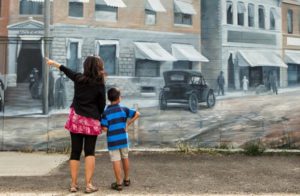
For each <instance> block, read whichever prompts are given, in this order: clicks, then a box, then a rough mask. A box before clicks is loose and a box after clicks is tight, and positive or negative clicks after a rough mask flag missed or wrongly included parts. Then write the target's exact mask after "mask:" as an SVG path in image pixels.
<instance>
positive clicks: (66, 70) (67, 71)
mask: <svg viewBox="0 0 300 196" xmlns="http://www.w3.org/2000/svg"><path fill="white" fill-rule="evenodd" d="M45 59H46V62H47V64H48V65H50V66H52V67H55V68H57V69H59V70H60V71H62V72H64V73H65V74H66V76H67V77H68V78H70V79H71V80H73V81H75V78H76V75H78V73H76V72H74V71H72V70H71V69H69V68H67V67H65V66H63V65H61V64H59V63H58V62H56V61H54V60H51V59H48V58H45Z"/></svg>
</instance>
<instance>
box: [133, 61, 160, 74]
mask: <svg viewBox="0 0 300 196" xmlns="http://www.w3.org/2000/svg"><path fill="white" fill-rule="evenodd" d="M135 75H136V76H137V77H159V75H160V62H159V61H152V60H142V59H138V60H136V68H135Z"/></svg>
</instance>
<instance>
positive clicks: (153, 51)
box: [134, 42, 176, 61]
mask: <svg viewBox="0 0 300 196" xmlns="http://www.w3.org/2000/svg"><path fill="white" fill-rule="evenodd" d="M134 44H135V46H136V47H135V57H136V58H137V59H148V60H153V61H176V59H175V58H174V57H173V56H172V55H171V54H170V53H169V52H168V51H166V50H165V49H164V48H163V47H161V45H159V44H158V43H153V42H134Z"/></svg>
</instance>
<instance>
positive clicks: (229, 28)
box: [201, 0, 287, 89]
mask: <svg viewBox="0 0 300 196" xmlns="http://www.w3.org/2000/svg"><path fill="white" fill-rule="evenodd" d="M201 9H202V10H201V14H202V16H201V18H202V22H201V24H202V27H201V31H202V32H201V38H202V51H203V54H204V55H205V56H207V57H208V58H209V60H210V61H209V62H208V63H204V64H203V66H202V71H203V73H204V74H205V75H207V76H209V78H210V79H211V80H210V81H211V83H216V78H217V76H218V74H219V73H220V71H223V72H224V76H225V80H226V82H225V85H226V87H229V88H233V89H240V88H241V80H242V77H243V76H246V77H247V78H249V82H250V86H253V87H256V86H257V85H260V84H266V81H267V80H268V77H269V74H271V73H273V72H274V74H276V75H277V78H278V83H279V85H280V86H286V85H287V76H286V75H287V65H286V64H285V63H284V62H283V61H282V57H281V48H282V36H281V4H280V1H279V0H243V1H238V0H209V1H208V0H207V1H202V4H201ZM212 13H213V14H212Z"/></svg>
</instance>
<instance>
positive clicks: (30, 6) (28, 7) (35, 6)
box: [19, 0, 44, 15]
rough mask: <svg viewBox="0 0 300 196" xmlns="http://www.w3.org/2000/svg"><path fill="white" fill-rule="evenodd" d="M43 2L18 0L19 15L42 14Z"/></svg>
mask: <svg viewBox="0 0 300 196" xmlns="http://www.w3.org/2000/svg"><path fill="white" fill-rule="evenodd" d="M43 4H44V3H43V2H42V1H31V0H20V10H19V11H20V14H21V15H42V14H43Z"/></svg>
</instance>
